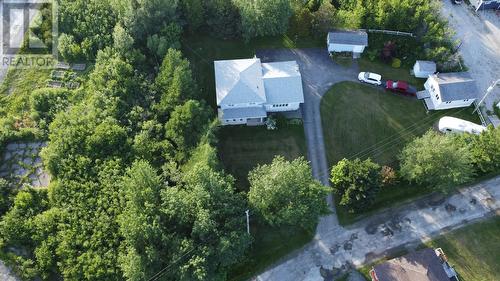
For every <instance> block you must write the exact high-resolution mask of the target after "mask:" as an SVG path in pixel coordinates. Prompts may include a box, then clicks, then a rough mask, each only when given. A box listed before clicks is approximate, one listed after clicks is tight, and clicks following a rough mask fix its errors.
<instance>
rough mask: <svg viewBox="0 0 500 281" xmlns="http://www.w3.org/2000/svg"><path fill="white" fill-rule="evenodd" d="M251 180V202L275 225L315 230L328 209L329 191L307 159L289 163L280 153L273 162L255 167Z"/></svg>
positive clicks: (261, 214) (249, 195) (249, 194)
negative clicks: (317, 179) (318, 179)
mask: <svg viewBox="0 0 500 281" xmlns="http://www.w3.org/2000/svg"><path fill="white" fill-rule="evenodd" d="M248 180H249V182H250V191H249V192H248V201H249V203H250V205H251V206H252V207H253V208H254V209H255V210H257V211H258V212H259V214H260V216H261V217H262V218H263V219H264V221H265V222H266V223H268V224H270V225H271V226H280V225H292V226H298V227H304V228H306V229H312V228H313V227H314V225H316V223H317V221H318V217H319V216H320V215H321V214H322V213H324V212H325V211H326V200H325V196H326V195H327V194H328V192H329V190H328V189H327V188H326V187H324V186H322V185H321V184H320V183H319V182H318V181H316V180H315V179H313V177H312V173H311V168H310V167H309V163H308V162H307V161H306V160H304V159H303V158H298V159H295V160H293V161H292V162H289V161H286V160H285V158H283V157H282V156H277V157H276V158H274V160H273V162H272V163H271V164H268V165H260V166H258V167H257V168H255V169H254V170H252V171H251V172H250V173H249V175H248Z"/></svg>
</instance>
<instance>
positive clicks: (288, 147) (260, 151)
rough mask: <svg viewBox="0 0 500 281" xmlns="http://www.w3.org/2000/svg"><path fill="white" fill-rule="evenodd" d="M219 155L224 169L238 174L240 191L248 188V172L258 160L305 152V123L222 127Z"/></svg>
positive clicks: (269, 161)
mask: <svg viewBox="0 0 500 281" xmlns="http://www.w3.org/2000/svg"><path fill="white" fill-rule="evenodd" d="M218 150H219V156H220V158H221V160H222V163H223V165H224V168H225V170H226V171H227V172H228V173H230V174H232V175H233V176H234V177H235V178H236V185H237V187H238V189H240V190H241V191H247V190H248V180H247V176H248V172H249V171H250V170H252V169H253V168H254V167H256V166H257V165H259V164H268V163H271V161H272V160H273V158H274V157H275V156H276V155H282V156H284V157H285V158H286V159H288V160H293V159H295V158H297V157H300V156H304V157H305V156H306V151H307V149H306V144H305V137H304V128H303V127H302V125H285V124H283V125H280V124H279V125H278V129H277V130H273V131H270V130H267V129H266V128H265V127H263V126H259V127H246V126H230V127H229V126H228V127H223V128H222V129H221V131H220V136H219V148H218Z"/></svg>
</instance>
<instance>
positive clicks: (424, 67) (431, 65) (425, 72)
mask: <svg viewBox="0 0 500 281" xmlns="http://www.w3.org/2000/svg"><path fill="white" fill-rule="evenodd" d="M434 73H436V63H435V62H433V61H425V60H418V61H417V62H415V64H414V65H413V74H414V75H415V77H418V78H428V77H429V75H432V74H434Z"/></svg>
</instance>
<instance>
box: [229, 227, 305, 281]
mask: <svg viewBox="0 0 500 281" xmlns="http://www.w3.org/2000/svg"><path fill="white" fill-rule="evenodd" d="M251 233H252V236H253V238H254V242H253V244H252V248H251V249H250V253H249V255H248V257H247V259H245V261H244V262H242V263H240V264H239V265H237V266H234V267H233V268H231V270H230V272H229V276H228V277H229V278H228V279H229V280H231V281H245V280H248V279H250V278H251V277H253V276H254V275H255V274H258V273H259V272H262V271H264V270H265V269H266V267H268V266H270V265H271V264H273V263H275V262H277V261H278V260H279V259H281V258H283V257H284V256H286V255H287V254H289V253H291V252H293V251H294V250H297V249H300V248H301V247H302V246H304V245H305V244H307V243H308V242H309V241H311V239H312V238H313V236H314V233H313V232H308V231H306V230H303V229H297V228H287V227H282V228H279V229H276V228H270V227H269V226H263V225H257V226H255V227H252V230H251Z"/></svg>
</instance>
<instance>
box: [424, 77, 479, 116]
mask: <svg viewBox="0 0 500 281" xmlns="http://www.w3.org/2000/svg"><path fill="white" fill-rule="evenodd" d="M424 87H425V90H424V91H420V92H419V93H417V96H418V97H419V98H420V99H424V101H425V105H426V107H427V109H428V110H442V109H450V108H457V107H468V106H470V105H471V104H472V103H474V101H475V100H476V96H477V92H478V89H477V85H476V82H475V81H474V79H472V78H471V76H470V74H469V73H467V72H452V73H438V74H433V75H430V76H429V78H428V79H427V81H426V82H425V84H424Z"/></svg>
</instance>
